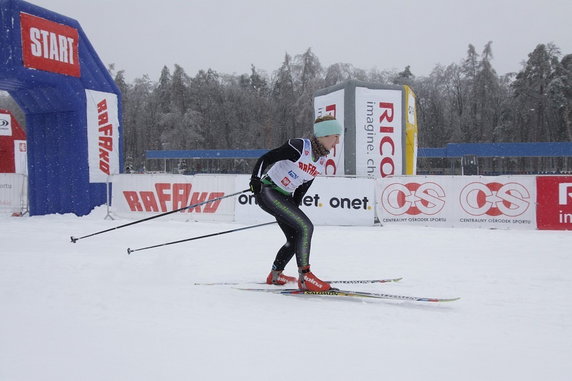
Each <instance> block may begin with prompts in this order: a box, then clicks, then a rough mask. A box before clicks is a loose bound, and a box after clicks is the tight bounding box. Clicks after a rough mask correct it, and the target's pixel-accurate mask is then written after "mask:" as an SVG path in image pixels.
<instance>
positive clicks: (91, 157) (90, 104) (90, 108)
mask: <svg viewBox="0 0 572 381" xmlns="http://www.w3.org/2000/svg"><path fill="white" fill-rule="evenodd" d="M85 95H86V102H87V106H86V107H87V144H88V151H87V153H88V163H89V182H90V183H104V182H106V181H107V177H108V176H109V175H113V174H117V173H119V172H120V171H119V110H118V103H117V102H118V101H117V95H115V94H113V93H104V92H101V91H95V90H87V89H86V90H85Z"/></svg>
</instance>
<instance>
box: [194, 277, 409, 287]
mask: <svg viewBox="0 0 572 381" xmlns="http://www.w3.org/2000/svg"><path fill="white" fill-rule="evenodd" d="M402 279H403V277H401V278H387V279H355V280H352V279H350V280H326V281H325V282H328V283H336V284H370V283H390V282H399V281H400V280H402ZM292 283H295V282H292ZM241 284H266V282H213V283H195V286H239V285H241Z"/></svg>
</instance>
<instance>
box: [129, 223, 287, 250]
mask: <svg viewBox="0 0 572 381" xmlns="http://www.w3.org/2000/svg"><path fill="white" fill-rule="evenodd" d="M275 223H276V221H272V222H265V223H263V224H258V225H252V226H245V227H242V228H237V229H232V230H226V231H222V232H218V233H211V234H205V235H201V236H198V237H192V238H186V239H181V240H178V241H172V242H167V243H160V244H158V245H153V246H147V247H141V248H139V249H130V248H127V254H131V253H134V252H136V251H142V250H147V249H154V248H156V247H161V246H168V245H174V244H176V243H181V242H188V241H194V240H196V239H201V238H208V237H214V236H216V235H222V234H228V233H234V232H238V231H241V230H247V229H254V228H257V227H260V226H264V225H270V224H275Z"/></svg>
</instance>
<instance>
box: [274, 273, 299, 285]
mask: <svg viewBox="0 0 572 381" xmlns="http://www.w3.org/2000/svg"><path fill="white" fill-rule="evenodd" d="M296 281H297V279H296V278H295V277H293V276H288V275H284V274H282V271H281V270H272V271H270V274H268V276H267V277H266V284H275V285H278V286H283V285H285V284H286V283H294V282H296Z"/></svg>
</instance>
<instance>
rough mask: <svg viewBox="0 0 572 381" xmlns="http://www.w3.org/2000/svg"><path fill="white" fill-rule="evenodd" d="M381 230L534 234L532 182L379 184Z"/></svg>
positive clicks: (441, 179) (440, 179) (445, 179)
mask: <svg viewBox="0 0 572 381" xmlns="http://www.w3.org/2000/svg"><path fill="white" fill-rule="evenodd" d="M376 197H377V200H376V201H377V215H378V218H379V220H380V222H381V223H382V224H383V225H385V224H414V225H423V226H443V227H481V228H498V229H536V205H535V200H536V182H535V178H534V177H533V176H495V177H492V176H489V177H486V176H415V177H392V178H385V179H378V180H377V182H376Z"/></svg>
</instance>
